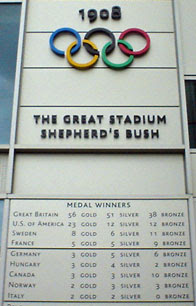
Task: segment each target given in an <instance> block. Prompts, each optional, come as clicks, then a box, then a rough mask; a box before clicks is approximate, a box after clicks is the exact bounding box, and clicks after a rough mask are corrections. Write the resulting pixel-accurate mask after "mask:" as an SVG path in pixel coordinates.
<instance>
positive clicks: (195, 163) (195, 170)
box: [191, 153, 196, 197]
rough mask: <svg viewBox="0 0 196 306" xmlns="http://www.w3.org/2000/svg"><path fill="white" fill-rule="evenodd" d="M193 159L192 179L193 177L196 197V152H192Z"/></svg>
mask: <svg viewBox="0 0 196 306" xmlns="http://www.w3.org/2000/svg"><path fill="white" fill-rule="evenodd" d="M191 161H192V164H191V165H192V179H193V194H194V196H195V197H196V153H195V154H194V153H193V154H191Z"/></svg>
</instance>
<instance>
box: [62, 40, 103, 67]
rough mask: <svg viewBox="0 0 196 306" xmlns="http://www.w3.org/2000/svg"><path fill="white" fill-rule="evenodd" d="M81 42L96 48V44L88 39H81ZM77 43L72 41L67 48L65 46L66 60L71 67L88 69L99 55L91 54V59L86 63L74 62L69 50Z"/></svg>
mask: <svg viewBox="0 0 196 306" xmlns="http://www.w3.org/2000/svg"><path fill="white" fill-rule="evenodd" d="M82 42H83V44H84V43H85V44H88V45H90V46H91V47H92V48H93V49H94V50H98V48H97V46H96V45H95V44H94V43H93V42H91V41H90V40H87V39H83V41H82ZM76 45H77V42H76V41H75V42H73V43H72V44H71V45H70V46H69V47H68V48H67V52H66V57H67V60H68V62H69V63H70V65H72V66H73V67H75V68H77V69H88V68H90V67H92V66H93V65H94V64H95V63H96V62H97V60H98V58H99V55H94V56H93V59H92V60H91V61H90V62H88V63H85V64H79V63H76V62H75V61H74V60H73V59H72V57H71V50H72V48H74V47H75V46H76Z"/></svg>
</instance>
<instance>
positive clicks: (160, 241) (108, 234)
mask: <svg viewBox="0 0 196 306" xmlns="http://www.w3.org/2000/svg"><path fill="white" fill-rule="evenodd" d="M8 247H12V248H23V247H24V248H88V249H89V248H122V249H123V248H171V249H173V248H189V247H190V240H189V222H188V210H187V201H186V200H13V201H11V210H10V223H9V237H8Z"/></svg>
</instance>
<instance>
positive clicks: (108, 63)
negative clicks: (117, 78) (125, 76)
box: [101, 39, 134, 69]
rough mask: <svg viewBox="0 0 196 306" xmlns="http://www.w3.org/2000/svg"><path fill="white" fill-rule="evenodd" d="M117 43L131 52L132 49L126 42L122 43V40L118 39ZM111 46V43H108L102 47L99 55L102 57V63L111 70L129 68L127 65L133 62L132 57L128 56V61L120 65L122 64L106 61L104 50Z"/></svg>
mask: <svg viewBox="0 0 196 306" xmlns="http://www.w3.org/2000/svg"><path fill="white" fill-rule="evenodd" d="M117 42H118V44H122V45H124V46H126V47H127V48H128V49H129V50H131V51H133V47H132V46H131V45H130V44H129V43H128V42H127V41H124V40H121V39H119V40H118V41H117ZM111 44H112V42H111V41H110V42H108V43H107V44H105V46H104V47H103V49H102V51H101V55H102V59H103V61H104V63H105V64H106V65H107V66H108V67H110V68H112V69H123V68H125V67H127V66H129V65H130V64H131V63H132V62H133V60H134V56H133V55H130V56H129V59H128V60H127V61H126V62H124V63H122V64H115V63H112V62H110V61H109V60H108V59H107V57H106V50H107V48H108V47H109V46H110V45H111Z"/></svg>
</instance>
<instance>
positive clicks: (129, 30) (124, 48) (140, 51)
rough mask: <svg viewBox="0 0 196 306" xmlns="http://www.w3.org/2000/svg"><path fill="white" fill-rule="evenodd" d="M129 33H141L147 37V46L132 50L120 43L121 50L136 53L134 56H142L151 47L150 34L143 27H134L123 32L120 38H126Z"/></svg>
mask: <svg viewBox="0 0 196 306" xmlns="http://www.w3.org/2000/svg"><path fill="white" fill-rule="evenodd" d="M129 33H136V34H141V35H142V36H143V37H144V38H145V39H146V46H145V47H144V48H143V49H142V50H139V51H131V50H129V49H127V48H126V46H124V45H122V44H120V43H119V48H120V50H121V51H122V52H123V53H125V54H127V55H134V56H140V55H143V54H144V53H146V52H147V51H148V50H149V48H150V37H149V36H148V34H147V33H146V32H144V31H143V30H141V29H137V28H132V29H128V30H125V31H124V32H122V33H121V34H120V36H119V39H124V37H125V36H126V35H127V34H129Z"/></svg>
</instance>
